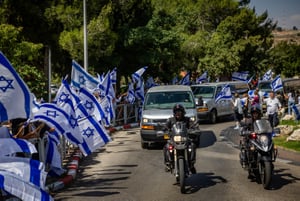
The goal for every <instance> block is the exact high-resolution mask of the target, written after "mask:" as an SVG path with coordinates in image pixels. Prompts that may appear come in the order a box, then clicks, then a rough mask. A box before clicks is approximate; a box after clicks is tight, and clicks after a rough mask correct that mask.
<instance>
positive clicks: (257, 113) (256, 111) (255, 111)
mask: <svg viewBox="0 0 300 201" xmlns="http://www.w3.org/2000/svg"><path fill="white" fill-rule="evenodd" d="M250 114H251V118H250V119H247V120H246V123H245V124H246V125H245V128H244V129H246V130H250V131H253V130H254V126H253V124H254V122H255V121H256V120H259V119H261V116H262V113H261V109H260V105H259V104H255V105H252V106H251V109H250ZM246 144H247V138H246V137H245V136H242V139H241V141H240V146H241V152H240V154H241V155H240V159H241V163H242V164H241V165H242V167H246V166H247V165H248V164H247V158H246V157H247V156H246V153H245V149H246Z"/></svg>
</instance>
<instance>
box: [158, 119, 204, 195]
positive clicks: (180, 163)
mask: <svg viewBox="0 0 300 201" xmlns="http://www.w3.org/2000/svg"><path fill="white" fill-rule="evenodd" d="M159 133H161V134H163V133H164V132H163V131H159ZM199 134H200V131H199V130H198V129H187V128H186V125H185V123H184V122H176V123H175V124H173V126H172V128H171V131H170V132H168V133H167V134H165V135H168V136H169V140H168V142H167V145H168V146H167V148H168V150H167V152H168V153H169V158H170V165H169V167H170V172H171V173H172V174H174V175H175V177H176V182H177V183H179V185H180V191H181V193H185V180H186V178H187V177H188V176H189V175H190V174H191V173H192V172H191V167H192V164H191V163H192V161H191V160H190V159H191V158H192V155H191V154H194V153H193V151H192V146H193V144H192V141H193V140H194V141H195V142H197V141H198V139H199V138H198V136H199Z"/></svg>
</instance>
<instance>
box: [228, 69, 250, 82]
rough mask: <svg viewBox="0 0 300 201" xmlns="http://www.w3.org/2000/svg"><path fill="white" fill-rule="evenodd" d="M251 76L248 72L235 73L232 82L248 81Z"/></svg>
mask: <svg viewBox="0 0 300 201" xmlns="http://www.w3.org/2000/svg"><path fill="white" fill-rule="evenodd" d="M248 75H249V72H248V71H242V72H233V73H232V80H233V81H243V82H246V81H247V77H248Z"/></svg>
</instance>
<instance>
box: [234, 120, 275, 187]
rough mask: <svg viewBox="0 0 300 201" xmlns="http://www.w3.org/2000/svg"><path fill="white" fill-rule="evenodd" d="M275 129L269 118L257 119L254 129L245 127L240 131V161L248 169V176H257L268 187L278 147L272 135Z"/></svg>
mask: <svg viewBox="0 0 300 201" xmlns="http://www.w3.org/2000/svg"><path fill="white" fill-rule="evenodd" d="M273 132H274V130H273V129H272V127H271V125H270V123H269V121H268V120H267V119H260V120H256V121H255V122H254V123H253V130H249V129H248V128H243V129H242V130H241V132H240V134H241V136H243V139H242V140H241V141H240V163H241V165H242V167H243V168H244V169H245V170H248V178H255V179H256V180H257V181H258V182H259V183H261V184H262V185H263V187H264V188H265V189H268V188H269V187H270V184H271V180H272V175H273V170H274V164H273V163H274V162H275V160H276V157H277V152H278V150H277V148H276V147H275V146H274V143H273V140H272V137H273ZM276 132H278V131H276Z"/></svg>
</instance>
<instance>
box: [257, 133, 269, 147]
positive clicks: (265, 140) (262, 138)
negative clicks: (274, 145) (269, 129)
mask: <svg viewBox="0 0 300 201" xmlns="http://www.w3.org/2000/svg"><path fill="white" fill-rule="evenodd" d="M259 141H260V142H261V144H262V145H264V146H267V145H268V143H269V138H268V137H267V136H265V135H262V136H260V138H259Z"/></svg>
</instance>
